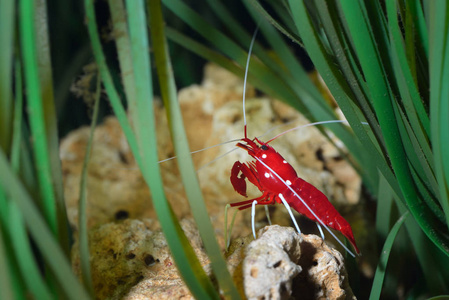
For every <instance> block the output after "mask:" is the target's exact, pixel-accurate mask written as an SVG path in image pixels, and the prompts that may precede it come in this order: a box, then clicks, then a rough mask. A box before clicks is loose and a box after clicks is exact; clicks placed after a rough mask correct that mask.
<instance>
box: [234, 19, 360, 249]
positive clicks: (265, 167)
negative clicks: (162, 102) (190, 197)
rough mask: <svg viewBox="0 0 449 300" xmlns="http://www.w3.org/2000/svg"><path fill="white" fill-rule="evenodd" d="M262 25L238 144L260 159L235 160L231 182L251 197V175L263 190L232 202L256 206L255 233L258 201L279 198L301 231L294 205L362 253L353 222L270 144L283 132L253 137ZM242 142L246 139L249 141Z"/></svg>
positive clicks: (242, 205) (298, 210)
mask: <svg viewBox="0 0 449 300" xmlns="http://www.w3.org/2000/svg"><path fill="white" fill-rule="evenodd" d="M258 29H259V27H258V26H257V28H256V30H255V32H254V34H253V37H252V40H251V44H250V47H249V50H248V57H247V61H246V68H245V77H244V83H243V119H244V134H245V137H244V138H243V139H241V142H239V143H237V147H239V148H242V149H244V150H246V151H247V152H248V154H249V155H251V156H252V157H253V158H255V159H256V161H252V162H249V163H241V162H240V161H237V162H235V163H234V165H233V167H232V170H231V183H232V186H233V187H234V189H235V191H237V192H238V193H239V194H241V195H243V196H245V197H247V195H246V179H248V180H249V181H250V182H251V183H252V184H254V185H255V186H256V187H257V188H258V189H259V190H260V191H261V192H262V195H261V196H260V197H257V198H254V199H251V200H246V201H240V202H237V203H232V204H231V206H232V207H239V210H243V209H246V208H249V207H251V206H252V208H253V212H252V224H253V234H254V237H255V229H254V207H255V205H268V204H275V203H276V202H277V203H282V204H284V205H285V207H286V208H287V210H288V211H289V213H290V216H291V217H292V221H293V222H294V223H295V226H296V229H297V230H298V232H300V229H299V227H298V225H297V224H296V221H295V218H294V217H293V214H292V212H291V210H290V206H291V207H293V208H294V209H295V210H296V211H297V212H298V213H300V214H302V215H304V216H306V217H308V218H309V219H310V220H312V221H315V222H318V223H319V224H321V225H323V226H324V227H325V228H326V229H327V230H328V231H329V233H330V234H331V235H333V236H334V238H335V239H336V240H337V241H338V242H339V243H340V244H341V245H342V246H343V248H345V249H346V250H347V251H348V253H350V254H351V255H352V256H354V254H353V253H352V252H351V251H350V250H349V249H348V248H347V247H346V246H345V245H344V244H343V243H342V242H341V241H340V240H339V239H338V238H337V237H336V236H335V235H334V234H333V233H332V231H330V230H329V228H328V226H329V227H331V228H333V229H335V230H337V231H340V232H341V233H342V234H343V235H344V236H345V237H346V238H347V239H348V240H349V242H350V243H351V244H352V246H353V247H354V249H355V251H356V252H357V254H360V251H359V249H358V248H357V245H356V243H355V239H354V235H353V233H352V229H351V226H350V225H349V223H348V222H347V221H346V220H345V219H344V218H343V217H342V216H341V215H340V214H339V213H338V211H337V210H336V209H335V207H334V206H333V205H332V204H331V203H330V202H329V200H328V199H327V197H326V196H325V195H324V194H323V193H322V192H321V191H319V190H318V189H317V188H316V187H314V186H313V185H311V184H310V183H308V182H307V181H305V180H303V179H301V178H299V177H298V175H297V174H296V171H295V169H293V167H292V166H291V165H290V164H289V163H288V162H287V161H286V160H285V159H284V158H283V157H282V156H281V155H280V154H279V153H278V152H276V150H274V148H273V147H271V146H270V145H268V143H269V142H271V141H272V140H274V139H276V138H277V137H278V136H280V135H278V136H276V137H274V138H272V139H271V140H269V141H268V142H266V143H264V142H262V141H260V140H259V139H258V138H254V139H253V140H251V139H249V138H248V135H247V128H246V114H245V91H246V81H247V75H248V69H249V61H250V57H251V52H252V48H253V45H254V41H255V37H256V34H257V31H258ZM330 122H342V121H330ZM318 123H328V122H317V124H318ZM310 125H312V124H310ZM291 130H294V129H291ZM288 131H290V130H288ZM288 131H287V132H288ZM284 133H286V132H284ZM281 135H282V134H281ZM242 142H244V143H245V144H244V143H242ZM318 228H319V229H320V232H321V236H322V237H323V239H324V234H323V232H322V230H321V227H320V226H318Z"/></svg>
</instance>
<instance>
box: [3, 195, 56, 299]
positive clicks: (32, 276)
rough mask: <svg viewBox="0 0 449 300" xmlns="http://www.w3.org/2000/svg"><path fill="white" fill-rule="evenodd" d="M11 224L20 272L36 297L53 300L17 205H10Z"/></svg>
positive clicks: (13, 244) (12, 238)
mask: <svg viewBox="0 0 449 300" xmlns="http://www.w3.org/2000/svg"><path fill="white" fill-rule="evenodd" d="M9 222H10V230H11V240H12V246H13V248H14V252H15V255H16V257H17V258H18V259H17V263H18V265H19V268H20V272H21V274H22V276H23V278H24V280H25V282H26V284H27V286H28V288H29V291H30V292H31V293H32V294H33V295H34V297H36V299H37V298H39V299H51V298H52V294H51V293H50V290H49V288H48V287H47V285H46V282H45V280H44V279H43V277H42V274H41V271H40V269H39V266H38V265H37V262H36V258H35V256H34V254H33V250H32V247H31V245H30V243H29V237H28V235H27V231H26V228H25V222H24V221H23V217H22V213H21V212H20V210H19V208H18V207H17V205H16V203H13V202H11V203H10V209H9Z"/></svg>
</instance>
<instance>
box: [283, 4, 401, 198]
mask: <svg viewBox="0 0 449 300" xmlns="http://www.w3.org/2000/svg"><path fill="white" fill-rule="evenodd" d="M289 4H290V8H291V11H292V13H293V18H294V20H295V24H296V26H297V28H298V31H299V33H300V35H301V36H302V37H303V42H304V45H305V48H306V50H307V52H308V53H309V55H310V58H311V59H312V61H313V63H314V65H315V67H316V68H317V70H318V71H319V72H320V74H321V75H322V76H323V79H324V81H325V82H326V84H327V86H328V88H329V90H330V91H331V93H332V95H334V97H335V99H336V100H337V102H338V104H339V106H340V108H341V110H342V111H343V113H344V115H345V117H346V118H347V120H348V122H349V124H350V125H351V127H352V128H353V130H354V132H355V134H356V136H357V137H358V138H359V139H360V142H361V143H362V144H363V145H364V146H365V150H366V151H367V152H368V155H369V157H370V158H371V160H372V161H373V162H374V163H375V164H376V166H377V167H378V168H379V169H380V170H381V172H382V174H383V175H384V176H385V178H386V179H387V181H388V182H389V183H390V185H391V186H392V188H393V190H394V191H395V193H396V194H397V195H401V191H400V188H399V186H398V184H397V182H396V180H395V177H394V175H393V173H392V171H391V169H390V168H389V166H388V165H387V163H386V161H385V159H384V158H383V157H382V155H381V153H380V152H379V151H380V149H379V146H378V144H377V142H376V141H373V140H372V138H371V137H370V136H369V133H368V132H367V131H366V129H365V128H364V126H363V125H362V121H364V120H363V119H360V117H359V116H358V113H357V108H356V107H355V106H354V105H353V101H352V99H351V97H350V96H349V94H348V93H350V92H349V88H348V87H347V84H346V82H345V80H344V78H342V77H341V73H340V71H339V70H338V69H337V68H336V66H334V63H333V61H332V58H331V57H329V56H328V54H327V52H326V51H325V49H324V46H323V45H322V43H321V41H320V38H319V37H318V35H317V34H316V32H315V31H314V29H313V26H312V21H311V20H310V17H309V15H308V14H307V13H306V7H305V5H304V3H302V2H298V1H289ZM372 176H376V177H377V173H375V174H372ZM372 180H373V182H376V181H377V179H372Z"/></svg>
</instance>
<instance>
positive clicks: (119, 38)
mask: <svg viewBox="0 0 449 300" xmlns="http://www.w3.org/2000/svg"><path fill="white" fill-rule="evenodd" d="M109 7H110V11H111V17H112V24H113V27H114V36H115V42H116V45H117V52H118V59H119V64H120V71H121V74H122V80H123V86H124V89H125V94H126V98H127V99H135V98H136V88H135V78H134V70H133V61H132V52H131V41H130V39H129V34H128V23H127V18H126V10H125V6H124V2H123V1H122V0H109ZM128 109H129V110H130V114H131V115H134V114H135V113H134V111H133V109H134V106H130V107H129V108H128Z"/></svg>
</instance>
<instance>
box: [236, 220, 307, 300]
mask: <svg viewBox="0 0 449 300" xmlns="http://www.w3.org/2000/svg"><path fill="white" fill-rule="evenodd" d="M300 242H301V237H300V236H299V235H298V234H296V233H295V231H294V230H293V228H291V227H288V228H286V227H280V226H277V225H274V226H270V227H265V228H264V229H263V230H260V231H259V238H258V239H257V240H255V241H253V242H252V243H250V244H249V245H248V248H247V250H246V256H245V259H244V260H243V278H244V279H243V281H244V287H245V294H246V296H247V297H248V299H288V297H289V296H290V295H291V293H292V280H293V278H294V277H295V276H296V275H298V274H299V272H301V269H302V268H301V267H300V266H299V265H298V264H297V262H298V260H299V258H300V257H301V247H300Z"/></svg>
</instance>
